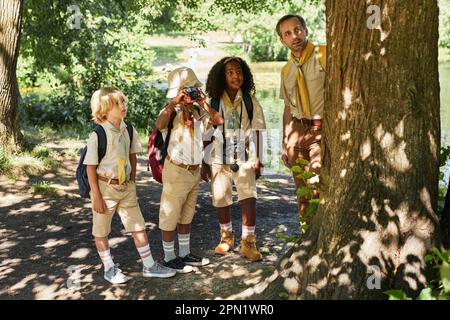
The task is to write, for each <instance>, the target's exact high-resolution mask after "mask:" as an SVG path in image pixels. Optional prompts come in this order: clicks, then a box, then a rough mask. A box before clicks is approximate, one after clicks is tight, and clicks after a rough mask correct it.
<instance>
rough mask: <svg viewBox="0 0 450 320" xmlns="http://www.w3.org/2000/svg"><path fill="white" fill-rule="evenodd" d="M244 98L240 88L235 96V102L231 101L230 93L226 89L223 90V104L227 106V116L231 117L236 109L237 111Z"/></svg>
mask: <svg viewBox="0 0 450 320" xmlns="http://www.w3.org/2000/svg"><path fill="white" fill-rule="evenodd" d="M241 100H242V90H241V89H239V90H238V92H237V93H236V96H235V97H234V102H232V101H231V99H230V97H229V96H228V93H227V92H226V91H224V92H223V94H222V101H223V106H224V107H225V108H226V113H225V110H223V111H224V115H225V118H226V119H228V118H229V117H231V115H232V114H233V112H234V111H236V112H237V107H238V106H239V105H241V104H240V101H241ZM236 102H239V103H236ZM241 112H242V110H241Z"/></svg>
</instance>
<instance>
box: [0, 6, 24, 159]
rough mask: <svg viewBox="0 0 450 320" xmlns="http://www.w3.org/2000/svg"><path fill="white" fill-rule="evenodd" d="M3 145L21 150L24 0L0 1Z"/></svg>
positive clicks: (0, 143)
mask: <svg viewBox="0 0 450 320" xmlns="http://www.w3.org/2000/svg"><path fill="white" fill-rule="evenodd" d="M0 12H1V15H0V147H3V148H5V149H8V150H14V151H16V150H18V149H20V144H21V142H22V134H21V133H20V130H19V97H20V93H19V86H18V83H17V78H16V68H17V58H18V56H19V46H20V34H21V23H22V13H23V0H0Z"/></svg>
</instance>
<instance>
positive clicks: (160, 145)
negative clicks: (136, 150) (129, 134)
mask: <svg viewBox="0 0 450 320" xmlns="http://www.w3.org/2000/svg"><path fill="white" fill-rule="evenodd" d="M175 116H176V112H173V113H172V116H171V118H170V120H169V123H168V124H167V130H168V131H167V136H166V139H165V140H164V138H163V135H162V133H161V131H159V130H158V128H155V129H153V131H152V133H151V134H150V137H149V138H148V143H147V148H148V162H147V171H150V170H152V176H153V179H155V180H156V181H157V182H159V183H162V172H163V170H164V160H165V159H166V156H167V148H168V147H169V141H170V133H171V131H172V128H173V120H174V119H175Z"/></svg>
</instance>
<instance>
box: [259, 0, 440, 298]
mask: <svg viewBox="0 0 450 320" xmlns="http://www.w3.org/2000/svg"><path fill="white" fill-rule="evenodd" d="M370 4H374V5H378V6H379V7H380V9H381V25H380V27H379V28H377V29H369V28H368V27H367V24H366V22H367V19H368V18H369V17H370V15H371V14H369V13H367V7H368V6H369V4H367V1H354V0H339V1H337V0H326V16H327V44H328V46H327V50H328V55H327V57H328V63H327V65H328V68H327V80H326V90H325V112H324V114H325V116H324V128H323V142H322V145H323V150H322V153H323V167H322V174H321V182H322V191H323V193H322V202H321V205H320V206H319V209H318V212H317V214H316V216H315V217H314V219H313V221H312V223H311V227H310V229H309V231H308V233H307V234H306V237H305V238H304V239H303V240H302V242H301V244H300V245H299V246H298V247H297V248H296V249H295V250H292V252H290V253H289V254H288V256H287V257H286V258H285V259H284V260H283V261H281V264H280V267H279V270H278V273H279V275H278V276H276V277H273V278H272V280H273V279H275V280H273V281H272V280H271V282H270V281H269V282H270V283H269V284H267V283H266V285H268V287H267V288H266V289H265V290H264V291H262V294H261V295H262V296H264V297H265V298H277V297H278V294H279V292H281V291H284V292H287V293H288V294H289V297H290V298H292V299H295V298H300V299H354V298H358V299H384V298H387V296H386V295H385V294H383V291H385V290H388V289H401V290H403V291H404V292H406V293H407V294H409V295H412V296H415V295H416V294H417V293H418V292H419V291H420V290H421V289H422V288H423V287H425V286H426V285H427V271H428V268H427V267H426V264H425V261H424V256H425V255H426V253H427V252H428V251H429V250H431V249H432V247H433V246H434V245H439V223H438V217H437V215H436V210H437V199H438V174H439V149H440V115H439V111H440V106H439V80H438V6H437V2H436V1H435V0H410V1H394V0H378V1H377V0H376V1H371V3H370ZM378 271H379V272H378ZM377 280H379V285H378V281H377Z"/></svg>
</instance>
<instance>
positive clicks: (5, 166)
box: [0, 148, 11, 174]
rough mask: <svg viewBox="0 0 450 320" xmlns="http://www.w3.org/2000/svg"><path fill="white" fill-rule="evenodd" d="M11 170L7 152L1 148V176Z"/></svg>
mask: <svg viewBox="0 0 450 320" xmlns="http://www.w3.org/2000/svg"><path fill="white" fill-rule="evenodd" d="M10 168H11V160H10V159H9V156H8V154H7V152H6V151H5V150H4V149H3V148H0V174H4V173H7V172H8V171H9V170H10Z"/></svg>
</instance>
